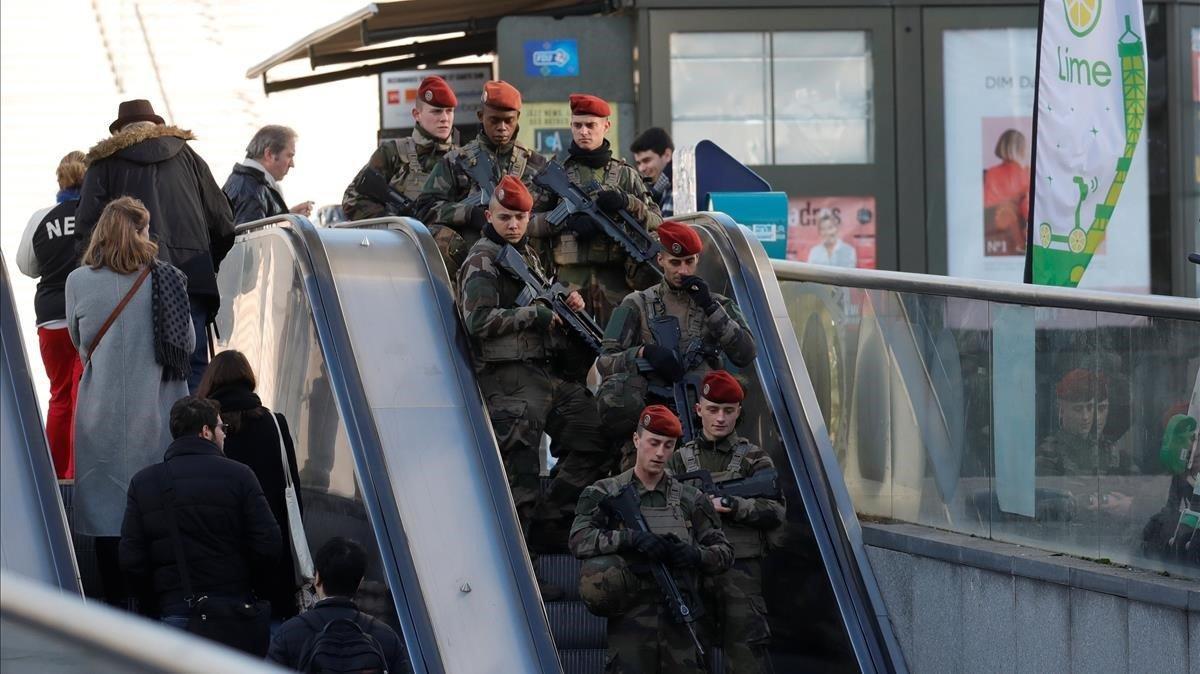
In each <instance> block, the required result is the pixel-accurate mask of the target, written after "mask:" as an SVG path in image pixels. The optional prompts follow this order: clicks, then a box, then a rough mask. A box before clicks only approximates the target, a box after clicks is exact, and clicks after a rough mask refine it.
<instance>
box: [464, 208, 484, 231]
mask: <svg viewBox="0 0 1200 674" xmlns="http://www.w3.org/2000/svg"><path fill="white" fill-rule="evenodd" d="M486 224H487V209H486V208H484V207H483V206H472V207H471V216H470V217H469V218H467V226H468V227H470V228H471V231H473V232H482V231H483V226H484V225H486Z"/></svg>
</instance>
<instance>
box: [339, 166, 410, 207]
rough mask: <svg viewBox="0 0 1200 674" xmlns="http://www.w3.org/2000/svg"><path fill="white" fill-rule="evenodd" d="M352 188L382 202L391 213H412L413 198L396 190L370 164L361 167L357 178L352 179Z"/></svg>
mask: <svg viewBox="0 0 1200 674" xmlns="http://www.w3.org/2000/svg"><path fill="white" fill-rule="evenodd" d="M354 189H355V190H357V191H358V193H359V194H362V195H364V196H367V197H370V198H371V199H372V200H373V201H377V202H379V203H381V204H383V205H384V207H385V208H387V209H388V212H389V213H391V214H392V215H402V216H410V215H413V214H414V213H413V212H414V206H415V204H414V202H413V200H412V199H409V198H408V197H406V196H404V195H403V194H401V193H400V192H398V191H397V190H396V189H395V188H394V187H392V186H391V185H390V184H388V181H387V178H384V177H383V174H382V173H380V172H379V171H378V170H376V169H374V168H371V167H370V166H368V167H367V168H365V169H363V171H362V173H360V174H359V176H358V179H357V180H355V181H354Z"/></svg>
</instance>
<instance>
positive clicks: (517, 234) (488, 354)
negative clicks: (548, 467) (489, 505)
mask: <svg viewBox="0 0 1200 674" xmlns="http://www.w3.org/2000/svg"><path fill="white" fill-rule="evenodd" d="M532 205H533V197H532V196H531V195H530V194H529V191H528V190H526V189H525V185H524V184H522V183H521V181H520V180H517V179H516V178H515V177H513V176H505V177H504V179H503V180H501V181H500V185H499V186H498V187H497V188H496V192H495V194H493V195H492V201H491V204H490V206H489V208H488V210H487V223H486V224H485V225H484V227H483V238H481V239H480V240H479V241H478V242H476V243H475V245H474V246H472V247H471V251H470V253H469V254H468V256H467V261H466V262H465V263H464V264H463V266H462V269H460V270H459V276H458V287H459V311H460V312H461V314H462V320H463V323H464V325H465V326H466V329H467V335H468V337H469V339H470V342H471V350H472V355H473V357H474V361H475V371H476V373H477V376H478V379H479V387H480V389H481V390H482V392H483V397H484V400H485V401H486V403H487V407H488V413H489V415H490V416H491V419H492V428H493V429H494V430H495V433H496V440H497V442H498V443H499V445H500V454H501V456H502V457H503V459H504V467H505V471H506V472H507V473H508V483H509V487H510V489H511V490H512V497H513V503H514V504H515V505H516V509H517V515H518V516H519V517H520V519H521V525H522V527H523V528H524V529H525V530H526V532H527V533H528V534H529V536H530V539H531V540H533V539H535V538H541V537H545V538H549V539H554V538H555V536H556V535H557V534H560V535H557V542H556V543H557V548H558V549H562V548H563V547H564V545H565V542H566V533H567V527H569V522H570V518H571V517H572V516H573V513H574V505H575V500H576V499H577V498H578V497H579V492H580V491H582V490H583V488H584V487H586V486H587V485H589V484H591V483H592V482H595V481H596V480H597V479H599V478H600V477H602V476H603V475H604V472H605V468H606V466H607V465H608V464H609V463H611V461H610V459H609V456H608V452H606V451H605V449H604V446H603V438H602V436H601V432H600V421H599V419H598V418H597V417H596V406H595V404H594V403H593V402H592V398H591V396H590V395H589V394H588V392H587V390H586V389H585V388H584V387H583V386H582V385H580V384H579V383H577V382H575V381H573V380H569V379H567V378H565V377H564V376H563V375H562V371H561V369H560V367H559V365H558V362H557V361H556V360H553V357H554V356H555V355H556V353H558V352H559V349H560V347H561V343H562V342H563V341H564V340H563V339H562V337H565V336H563V335H561V332H560V330H561V329H562V328H561V327H560V326H559V324H560V319H559V318H558V316H556V315H555V314H554V312H553V311H551V310H550V309H549V308H548V307H546V306H545V305H542V304H537V305H532V306H520V305H518V304H517V295H518V294H519V293H520V292H521V291H522V290H523V289H524V287H525V286H524V284H523V283H521V282H520V281H518V280H517V279H516V278H515V277H514V276H512V275H510V274H509V273H507V272H505V271H503V270H502V269H500V268H499V266H498V265H497V262H496V258H497V256H498V255H500V253H501V252H503V251H504V250H506V249H507V248H508V247H510V246H511V247H513V248H515V249H516V251H517V252H519V253H520V254H521V257H522V258H523V259H524V260H525V263H526V264H527V265H529V267H530V268H532V269H540V263H539V261H538V259H537V255H536V254H535V253H534V252H533V251H532V249H531V248H530V247H529V246H528V245H527V240H526V235H525V232H526V227H527V226H528V224H529V209H530V208H531V207H532ZM567 302H568V304H569V305H570V306H571V307H572V308H573V309H575V310H579V309H582V308H583V299H582V298H581V297H579V293H575V292H573V293H571V294H570V296H569V297H568V299H567ZM543 432H545V433H547V434H548V435H549V436H550V437H551V438H552V439H553V440H555V447H557V448H558V450H557V451H559V452H560V453H559V454H558V457H559V464H558V466H557V467H556V471H555V476H554V479H553V481H552V482H551V484H550V487H549V488H548V489H547V490H546V492H545V494H544V496H543V497H542V498H541V501H540V503H539V489H538V486H539V485H538V472H539V457H538V449H539V447H540V445H541V439H542V433H543ZM542 589H543V594H544V595H546V596H547V597H552V596H556V595H557V594H558V593H559V591H560V589H559V588H553V587H551V586H550V585H548V584H546V585H543V588H542Z"/></svg>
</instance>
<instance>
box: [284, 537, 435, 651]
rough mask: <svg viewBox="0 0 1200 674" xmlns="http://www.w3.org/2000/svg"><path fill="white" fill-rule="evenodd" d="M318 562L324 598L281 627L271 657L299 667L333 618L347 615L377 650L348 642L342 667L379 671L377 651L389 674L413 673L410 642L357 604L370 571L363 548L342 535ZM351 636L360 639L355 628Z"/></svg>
mask: <svg viewBox="0 0 1200 674" xmlns="http://www.w3.org/2000/svg"><path fill="white" fill-rule="evenodd" d="M313 565H314V566H315V567H316V578H315V579H314V580H313V584H314V586H315V589H316V591H317V596H318V597H320V599H321V601H319V602H317V605H316V606H314V607H312V608H311V609H310V610H308V611H306V612H304V613H301V614H300V615H298V616H296V617H295V618H292V619H290V620H288V621H287V622H285V623H284V624H283V626H282V627H280V628H279V631H277V632H276V633H275V636H274V637H272V638H271V648H270V650H268V651H267V660H269V661H271V662H275V663H278V664H280V665H283V666H284V667H287V668H288V669H299V668H300V665H301V662H302V661H303V660H304V659H305V657H306V656H309V655H310V653H309V652H308V651H312V650H313V647H314V640H315V637H316V635H318V634H320V633H321V631H322V630H324V629H325V626H326V625H328V624H329V623H330V622H332V621H334V620H338V619H346V620H350V621H353V622H354V623H356V624H357V625H358V626H359V628H360V629H361V630H362V632H363V634H365V635H369V636H370V639H368V640H365V641H367V642H370V641H371V640H373V641H374V643H373V644H371V646H372V648H354V647H353V644H344V647H343V649H341V650H342V653H341V655H342V657H343V658H345V660H346V661H345V662H341V663H338V664H341V665H343V666H342V667H341V668H340V669H339V670H338V671H359V670H362V671H375V670H376V669H377V667H376V666H373V665H375V663H373V662H372V660H374V659H375V658H373V657H372V655H371V652H372V651H374V652H376V653H377V654H378V655H381V656H382V658H383V661H384V665H385V666H386V668H387V671H388V673H389V674H402V673H403V672H409V671H412V670H411V669H410V668H409V666H408V658H407V657H405V654H404V642H402V641H400V637H399V636H397V635H396V632H395V630H393V629H392V628H391V627H388V626H387V625H386V624H384V623H382V622H380V621H378V620H376V619H374V618H372V617H371V616H369V615H367V614H366V613H363V612H362V611H359V610H358V606H357V605H356V604H355V603H354V595H355V594H357V593H358V586H359V584H360V583H362V579H363V574H365V573H366V570H367V555H366V552H365V551H364V550H363V549H362V546H361V545H359V544H358V543H355V542H354V541H351V540H347V539H345V538H342V537H340V536H339V537H336V538H331V539H330V540H329V541H328V542H326V543H325V545H322V546H321V549H320V550H318V551H317V556H316V557H315V558H314V559H313ZM341 634H345V632H341ZM350 636H351V637H352V638H353V637H355V634H354V632H353V631H351V632H350ZM359 641H360V642H361V641H364V640H362V639H359ZM376 647H377V650H376ZM330 657H336V655H333V656H330ZM304 664H308V665H313V664H315V663H304ZM305 671H308V670H305Z"/></svg>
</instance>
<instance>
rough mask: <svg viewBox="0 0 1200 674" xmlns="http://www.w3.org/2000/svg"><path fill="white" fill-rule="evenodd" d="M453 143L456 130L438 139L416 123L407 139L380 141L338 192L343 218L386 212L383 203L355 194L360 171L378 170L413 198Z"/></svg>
mask: <svg viewBox="0 0 1200 674" xmlns="http://www.w3.org/2000/svg"><path fill="white" fill-rule="evenodd" d="M457 145H458V133H457V132H455V133H454V134H453V135H452V136H451V137H450V140H448V141H439V140H438V139H436V138H434V137H432V136H430V135H429V134H428V133H426V131H425V129H422V128H421V127H420V126H418V127H416V128H414V129H413V132H412V135H411V136H409V137H408V138H393V139H389V140H386V141H384V142H383V143H381V144H380V145H379V147H378V148H376V149H375V152H373V153H371V158H370V159H368V160H367V165H366V166H364V167H362V168H361V169H359V171H358V173H357V174H356V175H355V176H354V180H352V181H351V182H350V185H349V186H348V187H346V192H345V193H344V194H343V195H342V211H343V212H344V213H345V214H346V219H347V220H365V219H367V218H377V217H380V216H383V215H387V208H386V207H385V206H384V205H383V204H381V203H379V202H378V201H375V200H374V199H371V198H370V197H368V196H366V195H363V194H359V193H358V190H356V189H354V183H356V182H358V177H359V176H361V175H362V173H363V171H365V170H367V169H368V168H373V169H375V170H376V171H379V172H380V173H382V174H383V177H384V178H387V181H388V183H389V184H390V185H391V186H392V187H393V188H394V189H395V190H396V191H397V192H400V193H401V194H403V195H404V196H406V197H408V198H409V199H413V200H415V199H416V198H417V197H419V196H421V190H422V189H424V187H425V181H426V180H427V179H428V178H429V172H430V171H431V170H433V167H434V165H435V164H437V162H438V161H439V160H440V159H441V158H442V157H444V156H445V155H446V153H447V152H449V151H450V150H451V149H453V148H455V147H456V146H457ZM414 215H415V214H414Z"/></svg>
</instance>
